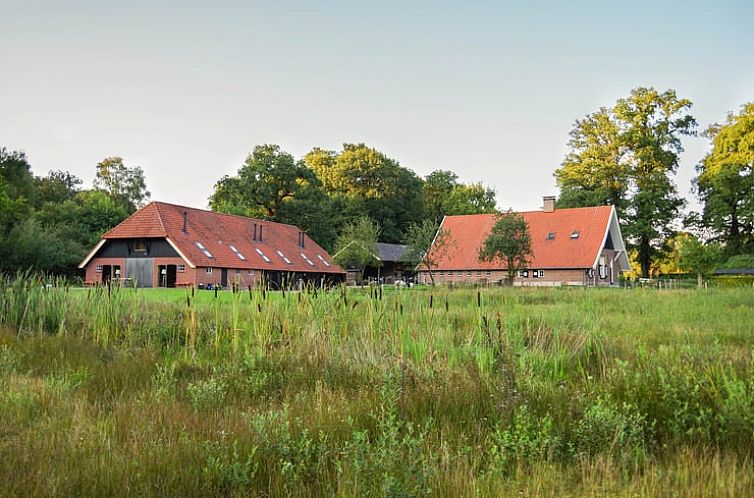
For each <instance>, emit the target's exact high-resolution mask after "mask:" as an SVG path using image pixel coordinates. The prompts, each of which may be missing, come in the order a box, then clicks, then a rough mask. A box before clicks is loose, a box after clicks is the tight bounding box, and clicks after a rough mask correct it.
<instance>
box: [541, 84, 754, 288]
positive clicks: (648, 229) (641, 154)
mask: <svg viewBox="0 0 754 498" xmlns="http://www.w3.org/2000/svg"><path fill="white" fill-rule="evenodd" d="M691 107H692V102H691V101H690V100H688V99H684V98H680V97H678V96H677V94H676V92H675V91H674V90H665V91H663V92H660V91H657V90H656V89H654V88H643V87H640V88H636V89H634V90H632V91H631V93H630V95H629V96H627V97H625V98H621V99H619V100H618V101H617V102H616V103H615V105H614V106H612V107H609V108H608V107H602V108H600V109H598V110H597V111H595V112H593V113H591V114H588V115H587V116H585V117H584V118H582V119H579V120H577V121H576V123H575V124H574V127H573V129H572V130H571V132H570V140H569V142H568V148H569V151H568V153H567V155H566V157H565V159H564V160H563V162H562V164H561V165H560V167H559V168H558V169H557V170H556V171H555V178H556V181H557V184H558V186H559V188H560V197H559V199H558V206H559V207H581V206H597V205H606V204H612V205H614V206H615V208H616V210H617V212H618V216H619V218H620V220H621V223H622V228H623V234H624V236H625V238H626V242H627V243H628V246H629V248H631V250H632V259H633V261H635V263H636V265H637V266H638V270H639V271H638V273H640V274H641V275H642V276H643V277H649V276H650V275H652V274H653V273H657V272H658V271H661V269H662V268H663V266H664V267H665V268H667V267H668V266H673V265H672V264H670V265H669V263H671V262H672V261H673V260H675V262H676V263H677V264H676V265H675V266H676V268H678V269H681V270H686V271H691V272H693V273H699V272H704V271H709V268H714V266H715V265H716V264H718V265H723V264H725V263H724V262H725V261H727V260H730V259H731V258H734V260H736V261H738V262H739V264H748V265H751V266H754V257H749V258H748V259H747V255H751V254H752V253H754V183H753V182H754V171H752V170H753V169H754V103H748V104H745V105H743V106H742V107H741V108H740V110H739V111H738V112H737V113H730V114H728V116H727V119H726V121H725V123H723V124H713V125H711V126H709V127H708V128H707V129H706V130H705V131H704V132H703V133H702V135H703V136H704V137H706V138H707V139H709V140H710V149H709V151H708V152H707V153H706V154H705V156H704V157H703V158H702V160H701V161H700V162H699V164H697V166H696V177H695V178H694V180H693V193H694V194H695V195H696V196H697V197H698V198H699V200H700V201H701V204H702V210H701V212H692V213H690V214H689V215H687V216H682V215H681V210H682V208H683V207H684V206H685V204H686V201H685V200H684V199H683V198H682V197H681V196H680V195H679V194H678V191H677V187H676V184H675V182H674V176H675V174H676V172H677V170H678V166H679V162H680V154H681V152H683V144H682V138H683V137H684V136H693V135H696V134H697V121H696V119H695V118H694V116H693V115H692V114H691V112H690V110H691ZM703 262H706V263H703ZM747 262H748V263H747ZM705 268H706V270H705Z"/></svg>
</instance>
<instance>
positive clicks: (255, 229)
mask: <svg viewBox="0 0 754 498" xmlns="http://www.w3.org/2000/svg"><path fill="white" fill-rule="evenodd" d="M251 240H257V224H256V223H254V236H253V237H252V238H251Z"/></svg>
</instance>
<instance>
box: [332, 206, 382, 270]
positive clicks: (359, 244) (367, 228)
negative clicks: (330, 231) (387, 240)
mask: <svg viewBox="0 0 754 498" xmlns="http://www.w3.org/2000/svg"><path fill="white" fill-rule="evenodd" d="M379 236H380V226H379V225H378V224H377V223H376V222H374V221H372V220H370V219H369V218H367V217H365V216H362V217H361V218H358V219H357V220H355V221H353V222H351V223H347V224H346V225H345V226H344V227H343V230H341V232H340V235H338V239H337V241H336V242H335V254H333V260H334V261H335V262H336V263H338V264H339V265H340V266H341V267H343V268H346V269H348V268H358V269H360V270H361V271H362V272H363V270H364V268H365V267H366V266H368V265H371V266H380V265H381V264H382V262H381V261H380V260H379V258H378V257H377V255H376V254H375V249H374V247H375V244H376V243H377V241H378V239H379Z"/></svg>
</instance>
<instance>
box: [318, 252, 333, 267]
mask: <svg viewBox="0 0 754 498" xmlns="http://www.w3.org/2000/svg"><path fill="white" fill-rule="evenodd" d="M317 257H318V258H319V260H320V261H322V262H323V263H324V264H325V266H326V267H328V268H330V263H328V262H327V261H326V260H325V258H323V257H322V256H320V255H319V254H317Z"/></svg>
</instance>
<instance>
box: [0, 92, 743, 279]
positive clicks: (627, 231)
mask: <svg viewBox="0 0 754 498" xmlns="http://www.w3.org/2000/svg"><path fill="white" fill-rule="evenodd" d="M691 108H692V102H691V101H690V100H688V99H684V98H680V97H678V95H677V94H676V92H675V91H674V90H670V89H669V90H665V91H662V92H661V91H657V90H656V89H654V88H644V87H640V88H636V89H634V90H632V91H631V92H630V94H629V95H628V96H627V97H624V98H621V99H618V100H617V102H616V103H615V104H614V105H613V106H612V107H602V108H600V109H598V110H596V111H595V112H593V113H590V114H588V115H586V116H585V117H583V118H581V119H578V120H576V122H575V124H574V126H573V129H572V130H571V132H570V135H569V141H568V152H567V154H566V156H565V158H564V159H563V161H562V163H561V164H560V166H559V167H558V168H557V169H556V170H555V172H554V175H555V179H556V183H557V185H558V187H559V190H560V195H559V198H558V207H559V208H567V207H584V206H597V205H607V204H610V205H613V206H615V208H616V210H617V211H618V216H619V218H620V220H621V223H622V228H623V233H624V236H625V238H626V242H627V245H628V247H629V248H630V249H631V256H632V261H633V262H634V263H635V264H636V266H637V273H639V274H641V275H642V276H645V277H647V276H650V275H651V274H653V273H656V272H658V271H662V270H663V269H665V270H667V269H668V268H671V267H672V268H675V269H684V270H687V271H692V272H694V273H699V272H700V271H708V270H704V269H705V268H706V269H708V268H710V267H713V266H714V264H725V263H724V262H725V261H728V264H729V265H730V264H734V263H733V262H735V263H736V264H740V265H745V266H754V256H751V255H752V254H754V171H753V170H754V103H748V104H745V105H743V106H742V107H741V108H740V109H739V111H738V112H732V113H730V114H728V116H727V118H726V120H725V122H724V123H722V124H713V125H711V126H709V127H708V128H707V129H706V130H705V131H703V132H702V135H703V136H704V137H706V138H707V139H708V140H709V141H710V149H709V151H708V152H707V153H706V155H705V156H704V157H703V158H702V160H701V161H700V162H699V164H698V165H697V166H696V173H697V174H696V177H695V178H694V181H693V193H694V194H695V195H696V196H697V197H698V198H699V200H700V201H701V204H702V210H701V211H700V212H693V213H690V214H689V215H686V216H682V209H683V208H684V206H685V204H686V202H685V200H684V199H683V197H682V196H681V195H679V193H678V190H677V186H676V184H675V181H674V177H675V174H676V172H677V170H678V167H679V164H680V154H681V153H682V152H683V143H682V139H683V138H684V137H688V136H694V135H697V133H698V131H697V126H698V123H697V121H696V119H695V118H694V116H693V115H692V114H691ZM81 185H82V181H81V180H80V179H79V178H76V177H75V176H74V175H72V174H70V173H69V172H65V171H53V172H50V173H49V174H48V175H47V176H44V177H37V176H34V175H33V174H32V172H31V166H30V165H29V162H28V160H27V158H26V156H25V154H24V153H23V152H18V151H10V150H8V149H5V148H0V271H14V270H19V269H25V268H32V269H35V270H38V271H50V272H57V273H72V272H73V271H74V268H75V265H76V263H78V262H79V261H80V260H81V259H82V258H83V256H84V255H85V254H86V252H87V251H88V250H89V249H90V248H91V247H92V246H93V245H94V244H95V243H96V242H97V240H98V239H99V237H100V236H101V235H102V234H103V233H104V232H105V231H107V230H108V229H110V228H112V227H113V226H115V225H117V224H118V223H119V222H120V221H122V220H123V219H124V218H125V217H127V216H128V215H129V214H131V213H133V212H134V211H135V210H136V209H138V208H139V207H140V206H142V205H143V204H144V203H145V202H146V201H147V200H148V199H149V192H148V190H147V186H146V180H145V178H144V173H143V170H142V169H141V168H140V167H138V166H134V167H127V166H125V165H124V163H123V160H122V159H121V158H118V157H111V158H107V159H104V160H103V161H102V162H101V163H99V164H97V166H96V169H95V178H94V183H93V188H91V189H82V188H81ZM209 205H210V207H211V208H212V209H213V210H215V211H219V212H224V213H231V214H240V215H245V216H251V217H256V218H262V219H266V220H270V221H277V222H282V223H289V224H294V225H297V226H299V227H301V228H302V229H303V230H304V231H306V232H307V233H308V234H309V235H310V236H311V237H312V238H313V239H314V240H316V241H317V242H318V243H320V244H321V245H322V246H323V247H324V248H325V249H327V250H328V251H337V250H339V249H342V248H343V247H344V246H346V245H347V244H348V243H349V242H350V241H352V240H355V239H358V240H360V239H364V240H372V239H377V240H380V241H383V242H394V243H406V244H408V245H409V249H410V251H409V252H410V253H411V254H412V256H411V257H412V259H414V260H416V261H419V260H420V259H421V258H422V257H425V256H426V255H427V252H426V251H427V248H428V246H429V244H430V243H431V241H432V240H433V239H434V238H436V237H437V235H438V234H437V228H438V225H439V223H440V221H441V220H442V218H443V216H446V215H456V214H476V213H494V212H496V199H495V192H494V190H492V189H490V188H488V187H486V186H484V185H483V184H481V183H470V184H466V183H463V182H460V181H459V178H458V175H457V174H455V173H454V172H452V171H449V170H442V169H438V170H436V171H433V172H432V173H430V174H429V175H427V176H425V177H423V178H422V177H419V176H418V175H417V174H416V173H415V172H414V171H412V170H411V169H410V168H407V167H405V166H402V165H401V164H400V163H399V162H398V161H397V160H395V159H393V158H390V157H388V156H387V155H386V154H384V153H383V152H381V151H379V150H377V149H375V148H372V147H369V146H367V145H365V144H363V143H358V144H354V143H346V144H343V147H342V149H341V150H339V151H334V150H325V149H321V148H314V149H312V150H311V151H309V152H308V153H306V154H305V155H304V156H303V157H300V158H295V157H294V156H293V155H292V154H290V153H288V152H286V151H285V150H283V149H282V148H281V147H280V146H278V145H274V144H264V145H258V146H256V147H254V149H253V150H252V152H251V153H250V154H249V155H248V157H247V158H246V160H245V161H244V162H243V164H241V165H240V167H239V169H238V171H237V172H236V174H234V175H228V176H224V177H222V178H220V179H219V180H218V181H217V183H216V184H215V185H214V187H213V189H212V192H211V195H210V196H209ZM514 233H520V231H515V230H514ZM440 235H442V234H440ZM441 240H443V238H442V237H441ZM366 245H367V244H356V245H353V246H352V247H351V249H349V250H348V251H345V256H346V258H345V259H349V258H350V259H352V260H360V261H359V263H360V264H361V265H363V264H365V259H366V258H369V257H370V256H369V255H368V254H356V252H358V251H355V249H354V248H358V247H361V246H366ZM682 253H683V254H682ZM491 254H493V252H492V251H491V249H490V248H487V250H486V253H485V255H480V256H485V257H491V256H490V255H491ZM747 258H748V259H747ZM519 259H520V258H519Z"/></svg>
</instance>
